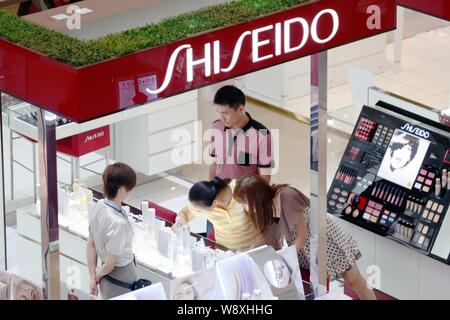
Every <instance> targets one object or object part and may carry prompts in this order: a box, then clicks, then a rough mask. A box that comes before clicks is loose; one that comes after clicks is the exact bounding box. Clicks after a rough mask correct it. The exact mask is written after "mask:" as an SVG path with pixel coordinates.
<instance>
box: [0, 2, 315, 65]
mask: <svg viewBox="0 0 450 320" xmlns="http://www.w3.org/2000/svg"><path fill="white" fill-rule="evenodd" d="M308 1H309V0H234V1H230V2H228V3H224V4H219V5H214V6H209V7H205V8H202V9H199V10H196V11H193V12H189V13H185V14H181V15H179V16H175V17H170V18H166V19H164V20H162V21H161V22H158V23H153V24H148V25H146V26H143V27H139V28H135V29H131V30H127V31H123V32H119V33H115V34H110V35H107V36H105V37H102V38H98V39H93V40H79V39H76V38H73V37H70V36H67V35H64V34H62V33H59V32H56V31H53V30H49V29H47V28H44V27H42V26H39V25H36V24H34V23H32V22H29V21H27V20H25V19H22V18H19V17H17V16H15V15H11V14H9V13H7V12H5V11H1V10H0V38H3V39H6V40H8V41H10V42H13V43H16V44H19V45H22V46H24V47H26V48H30V49H32V50H35V51H37V52H40V53H42V54H46V55H48V56H49V57H51V58H53V59H56V60H59V61H61V62H65V63H68V64H70V65H73V66H84V65H88V64H91V63H95V62H99V61H103V60H106V59H109V58H114V57H120V56H123V55H126V54H129V53H132V52H135V51H138V50H142V49H147V48H151V47H154V46H158V45H163V44H167V43H171V42H174V41H177V40H181V39H184V38H187V37H189V36H192V35H194V34H196V33H200V32H203V31H207V30H211V29H214V28H218V27H224V26H228V25H232V24H236V23H240V22H245V21H249V20H252V19H255V18H257V17H260V16H262V15H265V14H269V13H272V12H277V11H281V10H284V9H288V8H290V7H293V6H296V5H299V4H302V3H306V2H308Z"/></svg>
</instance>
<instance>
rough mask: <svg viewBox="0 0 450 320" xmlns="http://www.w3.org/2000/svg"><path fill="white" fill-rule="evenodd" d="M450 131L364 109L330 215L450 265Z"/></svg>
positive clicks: (385, 110)
mask: <svg viewBox="0 0 450 320" xmlns="http://www.w3.org/2000/svg"><path fill="white" fill-rule="evenodd" d="M449 203H450V130H449V128H448V127H446V126H444V125H442V124H440V123H438V122H434V121H432V120H430V119H426V118H423V117H421V116H418V115H415V114H412V113H410V112H407V111H405V110H403V109H400V108H397V107H395V106H392V105H389V104H387V103H384V102H381V101H380V102H378V103H377V105H376V106H375V107H368V106H364V107H363V109H362V111H361V114H360V116H359V119H358V121H357V124H356V127H355V128H354V131H353V134H352V136H351V138H350V141H349V143H348V146H347V149H346V151H345V153H344V156H343V158H342V160H341V163H340V165H339V167H338V170H337V173H336V175H335V178H334V181H333V184H332V186H331V188H330V190H329V192H328V211H329V212H330V213H333V214H336V215H338V216H339V217H341V218H343V219H346V220H348V221H350V222H352V223H354V224H357V225H359V226H361V227H363V228H365V229H368V230H371V231H373V232H376V233H378V234H380V235H383V236H386V237H389V238H392V239H394V240H396V241H398V242H401V243H403V244H406V245H407V246H408V247H409V248H414V249H415V250H417V251H418V252H420V253H422V254H425V255H429V256H431V257H433V258H435V259H437V260H439V261H441V262H445V263H447V264H450V256H449V255H450V241H449V239H450V214H449V212H448V211H449Z"/></svg>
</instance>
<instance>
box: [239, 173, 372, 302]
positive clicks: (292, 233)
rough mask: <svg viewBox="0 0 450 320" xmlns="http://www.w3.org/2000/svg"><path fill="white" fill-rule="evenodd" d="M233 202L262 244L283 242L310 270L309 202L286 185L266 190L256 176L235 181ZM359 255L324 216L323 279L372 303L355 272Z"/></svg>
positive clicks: (331, 219)
mask: <svg viewBox="0 0 450 320" xmlns="http://www.w3.org/2000/svg"><path fill="white" fill-rule="evenodd" d="M234 198H235V199H236V200H237V201H238V202H240V203H241V204H242V205H243V207H244V208H245V211H246V213H247V214H248V215H249V218H250V220H251V222H252V224H253V225H254V226H255V227H256V229H257V230H259V231H260V232H261V233H262V235H263V238H264V240H265V242H266V244H268V245H271V246H272V247H273V248H274V249H275V250H278V249H281V247H282V246H283V242H284V240H285V241H286V242H287V244H288V245H294V244H295V246H296V248H297V252H298V260H299V264H300V267H301V268H306V269H309V266H310V252H311V248H310V239H309V222H310V217H309V199H308V198H307V197H306V196H305V195H304V194H303V193H301V192H300V191H298V190H296V189H294V188H292V187H290V186H289V185H285V184H284V185H272V186H270V185H269V184H268V183H267V182H266V181H265V180H264V179H261V178H260V177H259V176H257V175H247V176H245V177H243V178H242V179H240V180H238V181H237V184H236V188H235V190H234ZM360 257H361V253H360V251H359V249H358V247H357V245H356V242H355V241H354V240H353V238H352V237H351V236H350V234H348V233H347V232H346V231H344V230H343V229H342V228H341V226H340V225H339V224H338V223H337V222H336V221H335V219H334V217H332V216H331V215H329V214H327V275H328V279H329V280H330V281H333V280H336V279H337V278H340V277H343V278H344V281H345V282H346V283H347V284H348V285H349V286H350V287H351V288H352V289H353V290H354V291H355V292H356V293H357V294H358V296H359V298H360V299H364V300H374V299H376V297H375V293H374V292H373V290H372V289H369V288H368V287H367V282H366V280H365V279H364V277H363V276H362V275H361V273H360V272H359V269H358V266H357V265H356V260H358V259H359V258H360Z"/></svg>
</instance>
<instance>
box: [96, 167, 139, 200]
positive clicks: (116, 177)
mask: <svg viewBox="0 0 450 320" xmlns="http://www.w3.org/2000/svg"><path fill="white" fill-rule="evenodd" d="M102 179H103V193H104V195H105V197H107V198H115V197H116V195H117V191H118V190H119V188H120V187H125V189H127V191H130V190H131V189H133V188H134V187H135V186H136V172H135V171H134V170H133V169H132V168H131V167H130V166H129V165H127V164H125V163H121V162H116V163H114V164H110V165H109V166H107V167H106V169H105V171H103V175H102Z"/></svg>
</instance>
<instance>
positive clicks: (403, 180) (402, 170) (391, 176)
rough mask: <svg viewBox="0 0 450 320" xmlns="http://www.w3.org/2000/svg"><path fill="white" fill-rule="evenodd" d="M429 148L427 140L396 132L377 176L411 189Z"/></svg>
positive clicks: (398, 130) (399, 131)
mask: <svg viewBox="0 0 450 320" xmlns="http://www.w3.org/2000/svg"><path fill="white" fill-rule="evenodd" d="M429 146H430V141H428V140H426V139H423V138H420V137H418V136H414V135H412V134H410V133H407V132H405V131H402V130H400V129H397V130H395V131H394V134H393V136H392V139H391V141H390V143H389V147H388V148H387V150H386V152H385V155H384V157H383V161H382V162H381V165H380V168H379V170H378V173H377V175H378V176H379V177H380V178H383V179H386V180H388V181H390V182H393V183H396V184H398V185H400V186H403V187H405V188H408V189H411V188H412V186H413V184H414V181H415V179H416V177H417V173H418V172H419V170H420V167H421V165H422V162H423V160H424V159H425V156H426V154H427V151H428V148H429Z"/></svg>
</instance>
